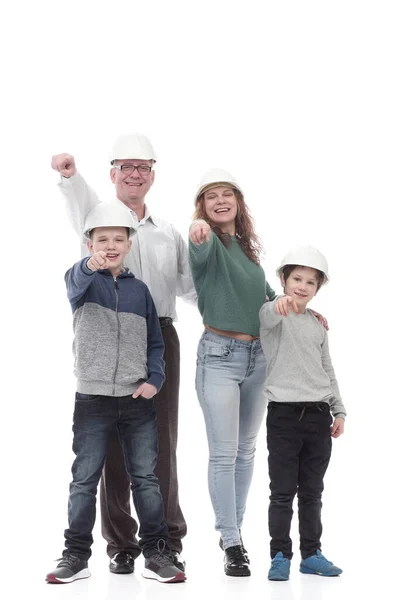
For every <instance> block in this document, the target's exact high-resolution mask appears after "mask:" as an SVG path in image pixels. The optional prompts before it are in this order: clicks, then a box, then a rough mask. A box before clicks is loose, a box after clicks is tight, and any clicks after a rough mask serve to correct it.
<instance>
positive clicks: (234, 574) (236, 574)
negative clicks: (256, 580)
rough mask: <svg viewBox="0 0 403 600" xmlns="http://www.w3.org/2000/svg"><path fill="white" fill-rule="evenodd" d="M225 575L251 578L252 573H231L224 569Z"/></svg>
mask: <svg viewBox="0 0 403 600" xmlns="http://www.w3.org/2000/svg"><path fill="white" fill-rule="evenodd" d="M224 573H225V574H226V575H228V577H250V574H251V573H250V571H238V572H237V571H233V572H232V573H231V572H229V571H226V570H225V569H224Z"/></svg>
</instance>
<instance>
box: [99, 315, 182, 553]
mask: <svg viewBox="0 0 403 600" xmlns="http://www.w3.org/2000/svg"><path fill="white" fill-rule="evenodd" d="M161 330H162V336H163V339H164V344H165V352H164V360H165V377H166V379H165V383H164V385H163V386H162V388H161V390H160V392H159V393H158V394H157V395H156V396H155V397H154V401H155V408H156V411H157V427H158V447H159V448H158V459H157V467H156V469H155V475H156V476H157V477H158V480H159V484H160V490H161V495H162V499H163V503H164V512H165V522H166V524H167V526H168V532H169V538H168V541H169V544H170V546H171V548H172V550H174V551H176V552H181V551H182V539H183V538H184V537H185V535H186V531H187V528H186V522H185V519H184V517H183V514H182V511H181V508H180V505H179V496H178V476H177V463H176V447H177V440H178V406H179V378H180V347H179V338H178V334H177V332H176V329H175V327H174V326H173V325H172V324H169V325H167V326H165V327H164V326H162V327H161ZM100 501H101V520H102V535H103V537H104V538H105V539H106V541H107V543H108V545H107V553H108V555H109V556H110V557H111V556H113V555H114V554H115V553H116V552H120V551H125V552H128V553H129V554H131V555H132V556H133V557H134V558H136V557H137V556H138V555H139V554H140V548H139V544H138V541H137V538H136V534H137V531H138V524H137V522H136V521H135V519H134V518H133V517H132V516H131V511H130V482H129V478H128V476H127V473H126V470H125V465H124V460H123V453H122V449H121V446H120V443H119V438H118V436H117V434H116V436H114V437H113V439H112V440H111V442H110V445H109V447H108V453H107V457H106V462H105V467H104V470H103V473H102V478H101V485H100Z"/></svg>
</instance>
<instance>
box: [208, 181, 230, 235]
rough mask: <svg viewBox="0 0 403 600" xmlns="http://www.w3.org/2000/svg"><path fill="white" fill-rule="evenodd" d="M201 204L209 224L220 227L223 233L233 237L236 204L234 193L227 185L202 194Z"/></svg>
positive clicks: (212, 188)
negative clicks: (202, 203)
mask: <svg viewBox="0 0 403 600" xmlns="http://www.w3.org/2000/svg"><path fill="white" fill-rule="evenodd" d="M201 202H204V208H205V211H206V215H207V217H208V219H209V222H210V224H211V225H212V226H213V227H215V226H217V227H220V229H221V231H223V232H224V233H229V234H230V235H235V219H236V216H237V213H238V202H237V198H236V195H235V191H234V189H233V188H232V187H230V186H227V185H215V186H213V187H210V188H209V189H208V190H207V191H205V192H204V194H203V198H202V200H201Z"/></svg>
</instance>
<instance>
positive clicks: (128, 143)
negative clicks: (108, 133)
mask: <svg viewBox="0 0 403 600" xmlns="http://www.w3.org/2000/svg"><path fill="white" fill-rule="evenodd" d="M125 158H128V159H136V158H137V159H142V160H153V161H156V160H157V156H156V154H155V152H154V148H153V147H152V145H151V142H150V140H149V139H148V137H147V136H145V135H143V134H142V133H128V134H125V135H121V136H119V137H118V139H117V140H116V141H115V143H114V145H113V148H112V150H111V152H110V154H109V160H110V162H111V164H113V161H114V160H124V159H125Z"/></svg>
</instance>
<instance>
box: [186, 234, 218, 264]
mask: <svg viewBox="0 0 403 600" xmlns="http://www.w3.org/2000/svg"><path fill="white" fill-rule="evenodd" d="M217 241H218V238H217V236H216V234H215V233H214V231H212V232H211V235H210V239H209V241H208V242H203V243H202V244H199V245H197V244H194V243H193V242H192V240H191V239H190V238H189V262H190V266H191V268H192V271H194V269H197V270H204V269H205V267H206V265H207V262H208V260H209V258H210V255H211V253H212V252H213V248H214V247H215V245H216V244H217Z"/></svg>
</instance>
